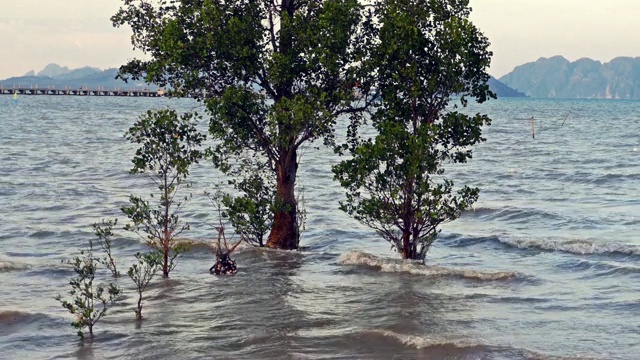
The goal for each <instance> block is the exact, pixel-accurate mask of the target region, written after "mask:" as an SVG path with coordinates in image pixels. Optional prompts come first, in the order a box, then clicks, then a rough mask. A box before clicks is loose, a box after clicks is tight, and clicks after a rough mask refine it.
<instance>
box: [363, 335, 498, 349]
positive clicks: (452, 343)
mask: <svg viewBox="0 0 640 360" xmlns="http://www.w3.org/2000/svg"><path fill="white" fill-rule="evenodd" d="M372 332H374V333H376V334H380V335H383V336H386V337H391V338H394V339H396V340H398V341H399V342H401V343H402V344H404V345H406V346H410V347H413V348H416V349H427V348H430V347H454V348H457V349H484V348H486V347H487V346H486V345H484V344H476V343H471V342H466V341H461V340H442V339H432V338H429V337H426V336H417V335H405V334H399V333H396V332H393V331H390V330H373V331H372Z"/></svg>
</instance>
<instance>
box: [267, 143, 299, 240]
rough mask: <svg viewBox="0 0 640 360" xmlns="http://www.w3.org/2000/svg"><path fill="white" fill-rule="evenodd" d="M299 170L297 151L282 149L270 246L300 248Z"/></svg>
mask: <svg viewBox="0 0 640 360" xmlns="http://www.w3.org/2000/svg"><path fill="white" fill-rule="evenodd" d="M297 171H298V163H297V154H296V151H295V150H292V151H281V152H280V158H279V161H278V162H276V183H277V184H276V210H275V214H274V217H273V225H272V226H271V232H270V233H269V239H268V240H267V246H268V247H271V248H276V249H285V250H294V249H297V248H298V244H299V241H300V233H299V232H298V224H297V218H296V215H297V211H298V209H297V205H296V197H295V185H296V173H297Z"/></svg>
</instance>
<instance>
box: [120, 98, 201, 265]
mask: <svg viewBox="0 0 640 360" xmlns="http://www.w3.org/2000/svg"><path fill="white" fill-rule="evenodd" d="M193 116H194V115H192V114H183V115H178V114H177V113H176V112H175V111H174V110H158V111H148V112H147V113H146V114H143V115H142V116H140V118H139V120H138V121H137V122H136V123H135V124H134V125H133V126H132V127H131V128H130V129H129V130H128V132H127V134H126V135H125V136H126V138H127V139H129V140H130V141H131V142H133V143H136V144H139V145H140V147H139V148H138V149H137V150H136V154H135V156H134V158H133V160H132V162H133V168H132V169H131V173H133V174H139V173H140V174H146V175H147V176H148V177H149V179H151V180H152V182H153V183H154V185H155V186H156V187H157V189H158V190H159V196H158V197H157V199H158V202H157V204H155V206H152V205H151V204H150V203H149V201H147V200H144V199H143V198H141V197H139V196H134V195H131V196H130V197H129V201H130V202H131V205H130V206H126V207H123V208H122V211H123V213H124V214H125V215H126V216H127V217H128V218H129V220H131V223H129V224H127V225H126V226H125V229H127V230H131V231H134V232H136V233H137V234H139V235H140V236H141V237H142V238H143V239H144V240H145V241H146V242H147V244H148V245H149V246H150V247H152V248H153V249H155V250H158V251H160V252H161V253H162V273H163V275H164V277H168V276H169V272H171V270H173V269H174V268H175V266H176V259H177V257H178V256H179V255H180V253H182V252H184V251H185V248H184V247H183V246H181V245H180V244H179V243H178V242H177V241H176V237H177V236H178V235H179V234H180V233H182V232H183V231H185V230H187V229H188V228H189V225H188V224H182V223H181V222H180V216H179V214H178V213H179V210H180V208H181V206H182V205H183V204H184V202H185V201H187V200H188V199H189V197H190V196H191V195H190V194H187V195H185V196H183V197H181V198H180V197H179V198H177V199H176V195H177V193H178V190H179V189H180V187H181V186H185V187H186V186H188V183H187V176H188V175H189V167H190V166H191V165H193V164H195V163H197V162H198V161H199V160H200V159H201V158H202V157H203V152H202V151H200V150H199V147H200V146H201V145H202V142H203V141H204V139H205V137H204V135H202V134H200V133H199V132H198V131H197V129H196V127H195V124H194V121H193ZM151 198H154V194H151Z"/></svg>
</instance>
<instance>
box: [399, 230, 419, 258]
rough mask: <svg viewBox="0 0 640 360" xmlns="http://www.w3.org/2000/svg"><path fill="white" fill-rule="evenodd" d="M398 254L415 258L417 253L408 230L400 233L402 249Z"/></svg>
mask: <svg viewBox="0 0 640 360" xmlns="http://www.w3.org/2000/svg"><path fill="white" fill-rule="evenodd" d="M400 255H401V256H402V258H403V259H415V257H416V255H417V254H416V253H415V250H414V246H413V243H412V242H411V234H409V233H408V232H405V233H403V234H402V249H400Z"/></svg>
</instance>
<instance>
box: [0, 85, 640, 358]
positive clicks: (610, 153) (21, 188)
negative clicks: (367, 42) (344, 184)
mask: <svg viewBox="0 0 640 360" xmlns="http://www.w3.org/2000/svg"><path fill="white" fill-rule="evenodd" d="M166 106H169V107H173V108H176V109H178V110H189V109H192V108H194V107H197V104H196V103H194V102H192V101H190V100H186V99H183V100H171V99H144V98H96V97H48V96H33V97H27V96H23V97H21V98H20V99H19V102H18V104H17V105H12V103H11V98H10V97H9V96H4V97H0V204H1V205H0V219H1V221H0V284H1V285H0V286H1V287H0V289H1V291H0V359H77V358H80V359H91V358H95V359H120V358H126V359H214V358H215V359H582V358H596V359H638V358H639V357H640V335H639V334H640V102H638V101H615V100H532V99H502V100H497V101H491V102H489V103H487V104H484V105H480V106H478V105H474V106H472V107H471V108H470V109H468V111H470V112H475V111H480V112H485V113H488V114H489V115H490V116H491V117H492V118H493V124H492V125H491V126H489V127H486V128H485V131H484V134H485V136H486V138H487V141H486V142H485V143H483V144H481V145H480V146H477V147H476V149H475V155H474V158H473V160H471V162H470V163H468V164H464V165H460V166H452V167H450V168H449V169H448V174H449V176H450V177H451V178H452V179H453V180H455V181H456V183H457V184H468V185H472V186H478V187H480V188H481V197H480V200H479V201H478V203H477V204H476V205H475V207H474V209H473V210H472V211H468V212H466V213H464V215H463V216H462V218H461V219H459V220H457V221H454V222H452V223H449V224H447V225H446V226H444V228H443V232H442V234H441V236H440V238H439V240H438V241H437V243H436V244H435V245H434V247H433V248H432V250H431V252H430V253H429V255H428V265H427V266H426V267H421V266H417V265H414V264H408V263H403V262H401V261H398V260H397V257H398V256H397V254H395V253H393V252H391V251H390V250H389V246H388V244H387V243H386V242H383V241H382V240H380V238H379V237H378V236H377V235H376V234H375V233H374V232H372V231H371V230H369V229H368V228H366V227H364V226H361V225H360V224H358V223H357V222H356V221H355V220H353V219H351V218H349V217H347V216H346V215H345V214H343V213H342V212H340V211H339V210H338V209H337V203H338V201H340V200H341V199H343V191H342V190H341V189H340V187H339V186H338V185H337V184H336V183H335V182H333V181H332V175H331V172H330V167H331V165H332V164H334V163H335V162H336V159H335V157H334V156H333V154H332V152H331V151H329V150H327V149H320V150H315V149H313V148H312V147H310V148H308V149H307V150H305V151H304V152H303V158H302V165H301V166H300V180H299V184H300V185H301V186H303V187H304V193H305V205H306V209H307V211H308V220H307V223H306V231H305V232H304V234H303V238H302V242H301V243H302V245H303V249H302V250H301V251H296V252H286V251H273V250H271V251H270V250H260V249H253V248H246V247H245V248H243V249H241V251H239V252H238V253H237V254H236V255H235V258H236V261H237V263H238V268H239V272H238V274H237V275H235V276H232V277H215V276H212V275H209V274H208V271H207V270H208V268H209V267H210V266H211V265H212V264H213V261H214V258H213V255H212V253H211V251H210V248H209V246H207V244H209V243H210V242H211V240H212V239H213V238H214V235H215V230H214V229H213V227H214V225H215V222H216V213H215V211H214V208H213V207H212V205H211V204H210V202H209V200H208V199H207V198H206V197H204V196H203V195H202V193H203V192H204V191H207V190H208V191H211V190H212V189H213V186H214V185H215V184H216V183H219V182H221V181H224V180H225V179H224V177H223V176H221V175H220V174H219V173H218V172H216V171H215V170H214V169H213V168H212V166H210V165H209V164H206V163H203V164H200V165H199V166H197V167H196V168H194V169H193V172H192V177H191V179H192V181H193V187H192V188H191V191H192V192H193V194H194V197H193V199H192V201H191V202H189V203H188V204H187V205H186V206H185V208H184V211H183V213H182V215H183V217H184V219H185V220H187V221H189V222H190V223H191V226H192V230H191V231H189V232H188V233H185V234H184V236H185V238H186V239H188V240H191V241H194V242H196V244H201V245H196V246H194V248H193V249H192V251H191V252H190V253H188V254H186V255H185V256H184V257H183V258H182V259H181V260H180V262H179V264H178V267H177V268H176V270H175V271H174V272H173V273H172V278H171V279H170V280H162V279H160V278H157V281H156V282H155V283H154V285H153V288H152V289H151V290H150V291H149V292H148V294H147V298H146V300H145V309H144V311H145V316H146V318H145V320H144V321H143V322H142V324H139V326H138V325H137V324H136V322H135V321H134V312H133V307H134V305H133V303H134V301H135V299H134V293H133V289H132V283H131V282H130V280H129V279H128V278H122V279H120V280H118V285H120V286H121V287H122V288H123V289H124V291H125V295H126V296H125V298H124V299H122V301H121V302H120V304H119V305H117V306H116V307H114V308H113V309H112V310H111V311H110V313H109V315H108V316H107V317H105V318H104V320H102V321H101V322H100V323H98V324H97V325H96V329H95V332H96V340H95V341H94V342H93V343H91V344H88V345H85V346H79V343H78V339H77V337H76V335H75V333H74V331H73V329H72V328H71V327H70V326H69V323H70V322H71V318H70V315H69V314H68V313H66V311H65V310H64V309H63V308H62V307H61V306H60V305H59V304H58V303H57V302H56V301H55V300H54V299H53V298H54V297H55V296H56V295H58V294H60V295H63V296H66V295H67V294H66V293H67V291H68V289H69V287H68V281H69V278H70V277H71V276H72V275H73V273H72V269H70V268H69V267H68V266H66V265H63V264H61V260H62V259H68V258H71V257H72V256H75V254H76V253H77V249H78V248H79V247H83V246H84V244H86V241H87V239H89V238H90V237H91V236H92V232H91V226H90V225H91V224H92V223H94V222H96V221H99V220H100V219H103V218H112V217H119V216H120V215H119V210H118V209H119V207H120V206H122V205H124V204H125V203H126V201H127V196H128V194H130V193H131V192H134V193H136V194H147V193H148V192H149V189H151V187H150V186H149V184H148V182H147V181H146V179H145V178H144V177H141V176H133V175H130V174H128V172H127V171H128V169H129V168H130V164H131V163H130V158H131V155H132V154H133V152H134V150H135V149H134V147H133V146H132V145H131V144H129V143H128V142H127V141H126V140H125V139H124V138H123V134H124V132H125V130H126V129H127V128H128V127H129V126H130V125H131V124H132V123H133V122H134V121H135V119H136V117H137V116H138V115H139V114H140V113H142V112H144V111H146V110H147V109H149V108H160V107H166ZM566 115H568V117H567V118H566V122H565V124H564V125H563V126H562V121H563V119H565V116H566ZM532 116H533V117H534V118H535V119H536V122H535V132H536V137H535V139H532V136H531V122H530V121H528V120H523V119H526V118H530V117H532ZM201 127H202V129H203V130H204V129H206V123H205V122H203V123H202V124H201ZM344 130H345V124H339V126H338V130H337V131H338V133H339V134H343V133H344ZM121 222H123V220H122V219H121ZM141 250H144V245H142V244H141V241H140V240H139V239H138V238H135V237H133V236H131V235H129V234H126V233H124V232H122V231H119V232H118V237H117V239H116V245H115V251H116V253H117V256H118V259H119V261H120V263H119V264H120V266H121V269H123V270H124V269H125V267H128V266H129V265H130V264H131V263H132V259H133V257H132V256H133V254H134V253H135V252H137V251H141Z"/></svg>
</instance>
